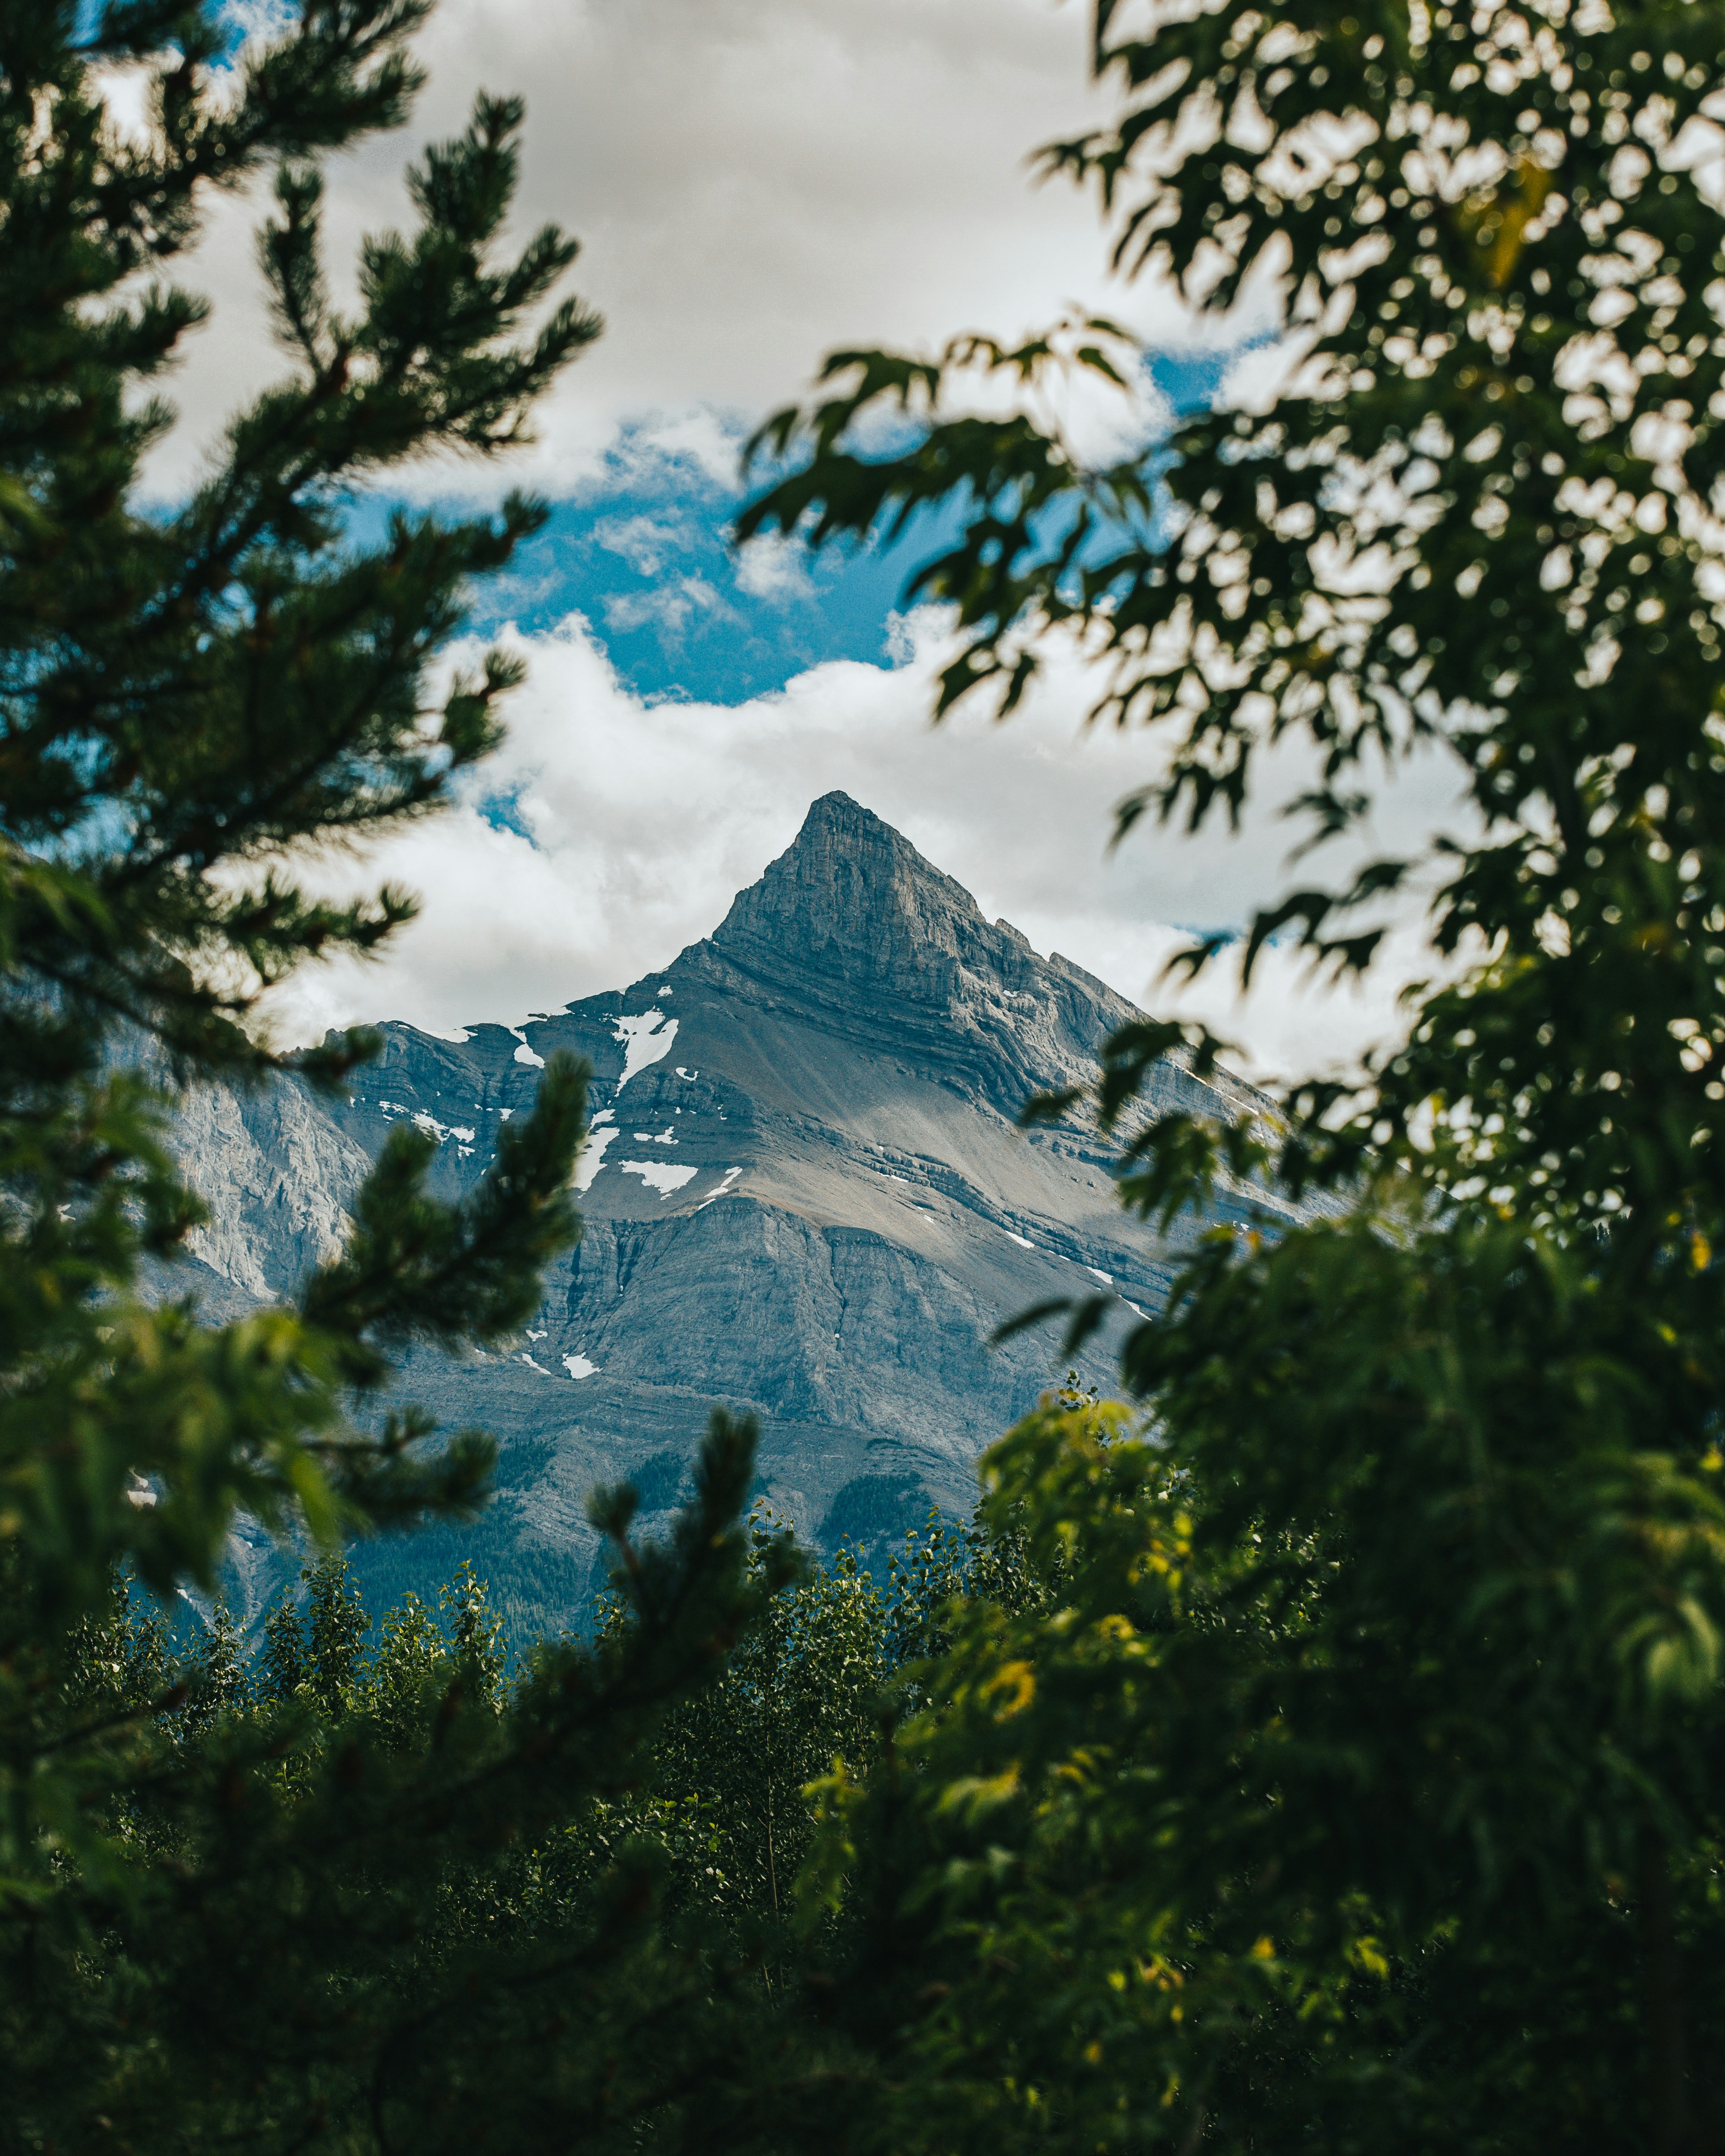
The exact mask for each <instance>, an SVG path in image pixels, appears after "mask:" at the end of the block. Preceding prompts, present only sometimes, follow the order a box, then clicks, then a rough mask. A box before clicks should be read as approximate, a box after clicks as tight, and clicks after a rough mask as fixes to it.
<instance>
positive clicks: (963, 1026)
mask: <svg viewBox="0 0 1725 2156" xmlns="http://www.w3.org/2000/svg"><path fill="white" fill-rule="evenodd" d="M679 963H680V964H683V963H692V964H693V965H694V967H695V968H696V970H697V971H698V972H707V971H711V973H713V974H714V975H715V978H721V979H723V980H724V981H725V982H726V984H727V985H728V986H729V987H730V988H732V989H734V990H736V991H737V992H739V993H745V994H752V995H755V996H762V997H765V998H767V999H768V1000H769V1002H773V1001H777V1000H778V999H781V998H782V999H783V1001H784V1002H785V1003H786V1004H788V1005H789V1006H792V1007H794V1008H796V1009H801V1010H803V1011H806V1012H809V1013H811V1014H813V1013H815V1012H819V1013H822V1014H824V1015H823V1018H822V1023H823V1024H827V1025H829V1026H831V1027H833V1028H834V1029H837V1030H839V1031H842V1032H844V1033H845V1034H847V1035H849V1036H850V1037H852V1038H862V1037H865V1036H866V1037H870V1038H873V1039H876V1040H877V1041H880V1042H882V1043H885V1042H889V1041H892V1042H897V1043H899V1044H900V1045H902V1046H904V1047H906V1050H909V1049H910V1047H911V1045H912V1044H913V1043H914V1044H915V1045H916V1052H917V1053H918V1054H919V1055H921V1056H922V1059H923V1060H924V1061H925V1062H926V1063H927V1065H929V1067H933V1066H934V1065H937V1064H940V1065H962V1066H963V1067H964V1068H965V1069H966V1070H968V1073H969V1074H970V1075H969V1077H968V1080H967V1081H966V1082H967V1084H969V1085H973V1086H976V1087H977V1088H978V1089H979V1091H981V1092H983V1094H986V1095H988V1096H990V1097H991V1098H993V1099H994V1100H995V1101H996V1102H997V1104H998V1105H999V1106H1001V1107H1003V1108H1004V1109H1005V1110H1006V1111H1008V1112H1010V1113H1015V1112H1016V1111H1017V1109H1018V1106H1019V1104H1020V1103H1021V1102H1022V1101H1023V1100H1024V1097H1025V1096H1026V1095H1027V1094H1028V1093H1029V1092H1032V1091H1035V1090H1037V1089H1038V1088H1039V1087H1040V1086H1045V1085H1050V1084H1060V1083H1065V1082H1067V1081H1068V1080H1069V1079H1070V1077H1072V1076H1073V1075H1076V1074H1078V1073H1081V1072H1087V1071H1088V1070H1090V1069H1091V1068H1092V1067H1093V1065H1094V1059H1095V1057H1096V1051H1097V1050H1098V1048H1099V1047H1100V1045H1101V1041H1102V1039H1103V1038H1104V1037H1105V1036H1106V1034H1108V1033H1110V1032H1111V1030H1112V1029H1114V1028H1115V1027H1116V1026H1117V1025H1119V1024H1122V1023H1124V1022H1125V1021H1126V1020H1127V1019H1129V1018H1131V1017H1132V1016H1133V1015H1134V1013H1133V1011H1132V1006H1131V1005H1130V1004H1127V1002H1126V1001H1125V1000H1124V998H1122V997H1120V996H1117V995H1116V994H1115V993H1114V992H1113V991H1112V990H1111V989H1110V988H1107V987H1106V985H1105V984H1104V983H1102V982H1101V981H1098V980H1096V979H1095V978H1093V977H1092V976H1091V975H1090V974H1088V973H1085V972H1084V971H1083V970H1082V969H1081V968H1079V967H1076V966H1074V965H1073V964H1071V963H1070V961H1069V960H1067V959H1065V958H1062V957H1058V956H1055V957H1049V958H1042V957H1039V956H1038V955H1037V953H1036V952H1034V950H1033V949H1032V947H1031V946H1030V944H1029V941H1028V940H1027V938H1026V937H1024V936H1023V935H1022V934H1020V932H1019V931H1018V930H1017V929H1016V928H1014V927H1012V926H1011V925H1010V924H1009V922H1007V921H992V922H991V921H988V919H987V917H986V916H984V915H983V911H982V910H981V908H980V907H979V906H978V904H977V902H976V901H975V900H974V899H973V897H972V896H971V895H970V893H969V892H968V891H966V890H965V888H964V886H963V885H962V884H961V883H958V882H957V881H956V880H954V879H953V878H952V876H949V875H944V874H943V873H942V870H939V869H937V868H936V867H935V865H934V864H933V863H932V861H929V860H925V859H924V858H923V856H922V855H921V854H920V853H918V851H917V850H916V847H915V846H913V845H912V844H911V842H910V840H909V839H907V838H906V837H905V836H904V834H903V833H902V832H900V831H896V830H894V829H893V828H892V826H891V824H886V823H883V822H882V821H881V819H880V817H878V816H876V815H875V814H873V813H872V812H871V811H870V810H869V809H867V808H864V807H862V805H861V804H860V803H858V802H855V801H853V800H852V799H851V798H850V795H849V794H848V793H827V794H824V795H823V796H822V797H821V798H820V799H819V800H818V801H816V802H815V803H813V805H812V806H811V807H810V808H809V814H808V815H807V816H806V817H805V818H804V819H803V828H802V829H801V830H800V831H798V834H797V836H796V838H795V839H793V841H792V843H791V844H790V845H789V846H788V848H787V849H786V850H785V851H784V852H783V854H781V855H779V857H778V860H775V861H773V862H771V863H769V864H768V867H767V868H766V869H765V870H763V871H762V875H761V877H760V879H759V880H758V881H757V882H756V883H753V884H752V885H750V886H749V888H748V889H747V891H742V892H739V893H738V895H737V899H736V900H735V901H734V902H733V904H732V907H731V911H729V913H727V914H726V916H725V919H724V921H723V922H722V923H721V926H720V927H718V928H717V929H716V931H715V932H714V933H713V935H712V936H711V937H710V938H708V939H707V940H706V942H704V943H701V944H700V945H697V946H696V947H693V948H692V949H691V951H690V952H685V954H684V957H683V959H682V960H680V961H679Z"/></svg>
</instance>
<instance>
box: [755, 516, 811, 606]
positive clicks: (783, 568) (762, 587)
mask: <svg viewBox="0 0 1725 2156" xmlns="http://www.w3.org/2000/svg"><path fill="white" fill-rule="evenodd" d="M737 588H738V589H739V590H740V591H745V592H747V593H748V594H749V596H750V598H757V599H766V600H768V601H769V602H770V603H773V604H774V605H783V603H785V602H786V601H787V600H789V599H812V598H814V595H815V592H814V578H813V577H811V576H810V575H809V563H808V558H807V557H806V555H805V553H804V552H803V548H802V547H799V546H798V544H797V542H796V541H795V540H793V539H787V538H784V537H782V536H779V535H778V533H773V532H768V533H765V534H763V535H762V536H761V537H760V538H758V539H752V540H750V542H749V543H748V545H747V547H743V548H742V549H741V550H740V552H738V554H737Z"/></svg>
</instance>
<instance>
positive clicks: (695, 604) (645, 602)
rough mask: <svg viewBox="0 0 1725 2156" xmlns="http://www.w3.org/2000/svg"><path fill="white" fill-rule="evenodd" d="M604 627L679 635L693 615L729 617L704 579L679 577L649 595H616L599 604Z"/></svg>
mask: <svg viewBox="0 0 1725 2156" xmlns="http://www.w3.org/2000/svg"><path fill="white" fill-rule="evenodd" d="M603 606H604V610H605V624H606V626H607V627H608V628H609V629H616V630H617V631H619V634H621V633H622V632H624V631H625V630H628V629H646V628H648V627H649V626H651V627H655V628H657V629H660V630H661V631H662V632H663V633H664V634H665V635H666V636H668V637H671V638H675V637H678V636H680V635H681V634H682V633H683V631H684V629H686V628H687V627H688V625H689V618H690V616H691V614H695V613H711V614H718V615H721V616H723V615H730V616H732V618H733V619H734V618H735V609H734V608H732V607H729V606H727V605H726V603H725V601H724V598H723V597H722V596H721V593H719V592H718V590H717V589H716V588H715V587H714V586H713V585H711V584H710V583H708V582H707V580H706V577H700V576H695V577H678V578H677V580H676V581H675V583H670V584H659V585H655V588H653V590H651V591H650V592H619V593H616V594H615V595H614V597H612V598H608V599H606V600H604V601H603Z"/></svg>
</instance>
